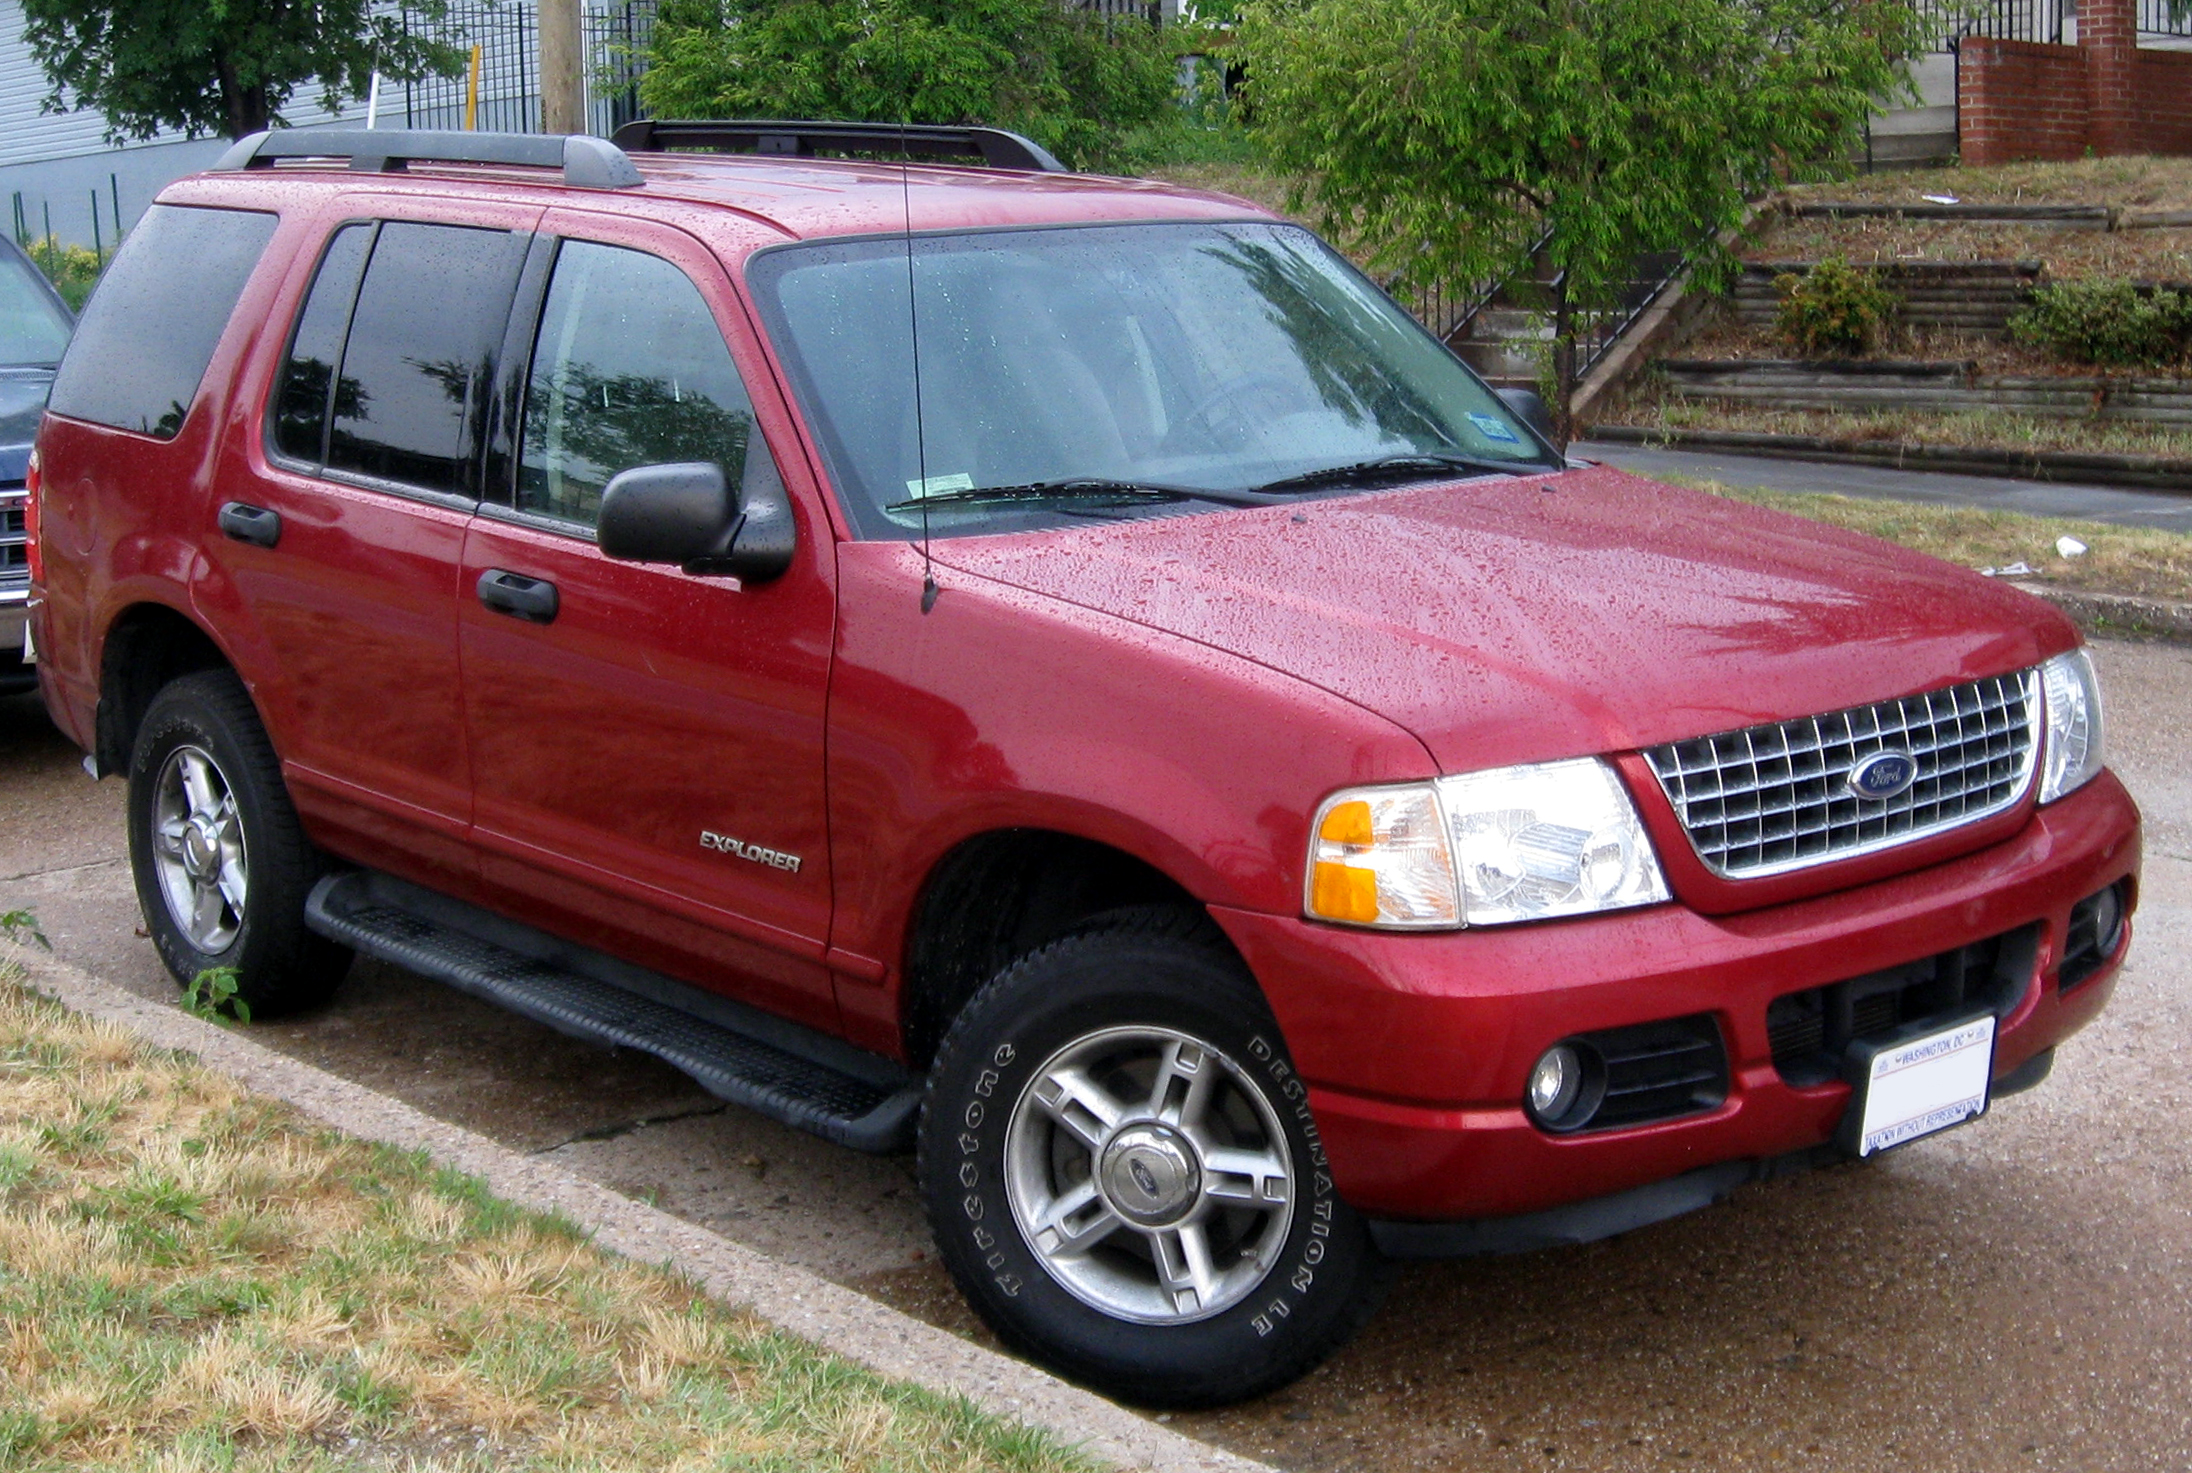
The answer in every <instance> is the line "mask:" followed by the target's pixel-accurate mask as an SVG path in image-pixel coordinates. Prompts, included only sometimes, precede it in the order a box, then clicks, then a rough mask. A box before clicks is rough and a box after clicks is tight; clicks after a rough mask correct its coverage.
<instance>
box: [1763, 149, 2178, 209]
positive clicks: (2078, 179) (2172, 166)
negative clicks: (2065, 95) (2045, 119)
mask: <svg viewBox="0 0 2192 1473" xmlns="http://www.w3.org/2000/svg"><path fill="white" fill-rule="evenodd" d="M1788 194H1789V197H1790V198H1791V199H1794V200H1798V201H1800V202H1803V203H1807V204H1813V203H1821V202H1825V201H1829V200H1864V201H1867V202H1870V203H1879V204H1907V205H1915V204H1922V203H1925V202H1926V201H1925V196H1927V195H1929V194H1945V195H1953V196H1955V197H1956V198H1957V199H1959V200H1961V201H1962V202H1963V203H1965V204H1967V205H1975V204H2024V205H2136V206H2138V207H2139V208H2140V209H2159V210H2166V209H2192V159H2182V158H2150V157H2145V156H2137V157H2130V158H2111V159H2080V160H2078V161H2077V162H2075V163H2067V164H1999V165H1994V166H1991V167H1988V168H1983V169H1967V168H1963V167H1961V166H1951V167H1948V168H1942V169H1916V170H1912V171H1909V172H1907V173H1904V172H1896V173H1884V174H1861V175H1859V176H1858V177H1856V178H1854V179H1841V180H1836V181H1834V182H1832V183H1828V184H1807V185H1801V186H1799V187H1797V188H1795V189H1791V190H1789V191H1788Z"/></svg>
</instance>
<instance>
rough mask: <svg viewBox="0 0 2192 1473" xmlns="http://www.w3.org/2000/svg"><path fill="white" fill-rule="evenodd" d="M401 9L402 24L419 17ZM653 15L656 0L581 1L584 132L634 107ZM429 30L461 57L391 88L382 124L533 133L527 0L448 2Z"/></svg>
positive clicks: (536, 105)
mask: <svg viewBox="0 0 2192 1473" xmlns="http://www.w3.org/2000/svg"><path fill="white" fill-rule="evenodd" d="M402 15H403V18H404V24H405V27H406V28H407V29H408V28H409V27H411V26H413V25H422V26H423V25H424V24H425V23H424V22H422V21H420V20H419V19H418V17H417V16H416V15H415V13H414V12H412V11H410V10H409V9H405V10H404V11H403V12H402ZM654 21H655V0H587V3H586V4H585V5H584V7H583V8H582V9H581V11H580V16H579V25H580V31H581V35H582V36H583V38H584V52H585V55H584V61H583V65H584V67H585V76H586V111H587V119H586V121H587V131H589V132H592V133H596V134H608V133H611V132H613V131H615V129H616V127H617V125H618V124H620V123H626V122H629V121H631V120H632V119H633V118H635V117H637V116H638V115H639V77H640V73H641V72H642V71H644V70H645V53H646V48H647V44H648V41H649V40H650V38H651V37H652V36H653V33H654ZM435 29H436V34H438V35H439V36H440V37H441V38H442V39H443V40H446V41H448V42H450V43H451V44H453V45H455V46H456V47H457V48H458V49H459V50H460V51H463V52H465V53H466V57H467V60H466V65H465V66H464V67H463V68H461V69H460V70H459V71H458V73H457V74H456V75H455V76H453V77H429V78H427V79H426V80H424V81H420V82H405V83H401V84H397V85H396V86H395V87H391V88H390V89H389V90H388V91H387V92H385V93H384V94H383V96H382V99H381V112H380V122H381V124H382V126H384V127H391V128H392V127H396V126H398V125H401V126H403V127H406V128H463V127H465V126H467V125H468V124H469V126H472V127H475V128H478V129H481V130H482V131H488V130H492V131H495V132H502V133H537V132H539V131H540V73H539V64H540V12H539V8H538V6H537V5H536V4H535V3H534V0H492V3H490V0H453V3H452V4H451V5H450V6H449V9H448V13H447V15H446V17H445V18H444V19H443V21H442V22H441V24H440V25H439V26H438V27H436V28H435ZM475 48H476V53H477V60H476V62H475V61H473V60H472V55H473V52H474V50H475ZM475 67H476V75H475ZM468 111H469V113H470V114H471V116H470V117H469V118H467V116H466V114H467V112H468Z"/></svg>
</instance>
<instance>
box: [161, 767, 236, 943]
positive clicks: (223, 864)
mask: <svg viewBox="0 0 2192 1473" xmlns="http://www.w3.org/2000/svg"><path fill="white" fill-rule="evenodd" d="M152 860H153V866H154V868H155V869H157V870H158V871H159V876H160V893H161V894H162V895H163V896H165V897H166V899H167V913H168V915H169V916H170V917H172V918H173V920H174V922H175V925H176V928H177V929H178V930H180V931H181V932H182V933H183V937H184V939H185V940H187V941H189V942H190V944H191V945H192V946H193V947H195V948H196V949H197V950H199V951H200V952H203V953H205V954H206V955H208V956H213V955H218V954H219V953H221V952H224V951H226V950H228V948H229V947H230V946H231V945H233V944H234V943H235V940H236V933H237V932H238V931H240V930H241V929H243V924H244V902H245V899H246V898H247V896H248V895H249V892H250V885H251V865H250V858H249V856H248V855H247V854H246V853H245V852H244V824H243V816H242V815H241V814H240V813H238V812H237V811H236V795H235V794H234V793H233V792H231V791H230V790H229V785H228V778H227V777H226V776H225V775H224V774H223V773H222V772H221V769H220V766H219V764H217V763H216V762H214V760H213V758H212V756H211V755H210V754H209V753H208V752H207V751H206V750H205V749H204V748H203V747H192V746H182V747H177V748H176V749H175V750H174V751H172V752H170V753H169V754H168V758H167V761H166V762H165V763H164V764H162V766H161V768H160V775H159V777H158V778H157V779H156V780H155V781H154V783H153V787H152Z"/></svg>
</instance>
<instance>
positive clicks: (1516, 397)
mask: <svg viewBox="0 0 2192 1473" xmlns="http://www.w3.org/2000/svg"><path fill="white" fill-rule="evenodd" d="M1492 392H1493V393H1495V394H1497V395H1499V400H1500V402H1501V403H1502V404H1504V405H1506V406H1507V407H1508V408H1509V409H1512V410H1513V411H1514V412H1515V413H1516V414H1517V415H1519V416H1521V418H1522V422H1523V423H1524V424H1526V425H1528V426H1529V427H1530V428H1531V429H1533V430H1536V431H1537V432H1538V434H1539V436H1540V437H1541V438H1543V439H1545V440H1546V441H1548V442H1550V441H1551V440H1552V438H1553V412H1552V411H1551V410H1550V409H1547V408H1546V407H1545V399H1544V397H1543V396H1542V395H1540V394H1539V393H1538V391H1537V390H1535V389H1494V390H1492Z"/></svg>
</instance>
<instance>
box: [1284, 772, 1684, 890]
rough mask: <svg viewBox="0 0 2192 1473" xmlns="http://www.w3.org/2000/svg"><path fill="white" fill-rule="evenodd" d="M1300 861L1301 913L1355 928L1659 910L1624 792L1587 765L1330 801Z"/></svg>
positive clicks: (1653, 859) (1352, 792) (1653, 865)
mask: <svg viewBox="0 0 2192 1473" xmlns="http://www.w3.org/2000/svg"><path fill="white" fill-rule="evenodd" d="M1309 861H1310V862H1309V882H1308V886H1307V889H1308V895H1307V897H1306V901H1307V903H1306V905H1305V909H1306V910H1307V912H1308V914H1309V915H1310V916H1312V917H1314V918H1316V919H1319V920H1328V921H1346V922H1350V923H1352V924H1355V925H1361V926H1381V927H1388V928H1396V929H1427V928H1431V927H1450V926H1456V925H1462V924H1467V925H1473V926H1483V925H1497V924H1500V923H1502V922H1507V921H1535V920H1545V919H1549V918H1551V917H1555V916H1572V915H1585V914H1588V913H1590V912H1592V911H1600V910H1619V909H1622V908H1624V907H1627V906H1632V905H1650V904H1653V903H1654V902H1657V901H1662V900H1665V899H1666V898H1667V882H1666V879H1665V877H1664V876H1663V875H1661V873H1660V870H1659V860H1658V857H1657V856H1656V855H1654V854H1653V853H1652V845H1651V840H1650V838H1649V837H1648V836H1647V835H1646V834H1645V832H1644V825H1643V823H1642V822H1641V821H1640V820H1639V819H1638V818H1637V816H1636V808H1635V805H1633V804H1632V803H1631V802H1630V801H1629V794H1628V790H1627V789H1625V788H1623V787H1622V785H1621V779H1620V778H1619V777H1617V776H1616V775H1615V773H1614V770H1613V769H1612V768H1611V767H1610V766H1608V765H1607V764H1606V763H1605V762H1603V761H1601V760H1599V759H1598V758H1595V757H1585V758H1580V759H1577V760H1574V761H1568V762H1548V763H1543V764H1540V765H1537V766H1531V767H1503V768H1499V769H1497V770H1495V771H1491V772H1471V773H1464V774H1462V775H1460V776H1458V777H1446V778H1440V779H1438V780H1437V781H1436V782H1431V783H1408V784H1401V785H1396V786H1393V787H1379V788H1350V789H1347V790H1345V791H1343V792H1338V793H1334V794H1333V795H1332V796H1331V797H1330V798H1328V799H1326V800H1325V802H1324V806H1323V807H1322V808H1320V809H1318V811H1317V821H1316V826H1315V829H1314V837H1313V839H1312V840H1311V844H1310V856H1309Z"/></svg>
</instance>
